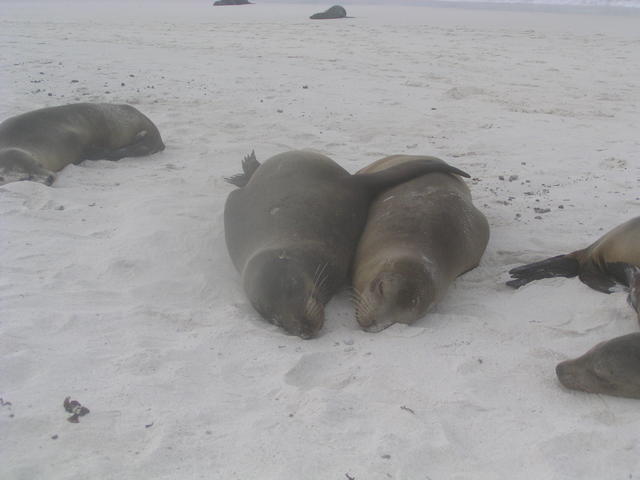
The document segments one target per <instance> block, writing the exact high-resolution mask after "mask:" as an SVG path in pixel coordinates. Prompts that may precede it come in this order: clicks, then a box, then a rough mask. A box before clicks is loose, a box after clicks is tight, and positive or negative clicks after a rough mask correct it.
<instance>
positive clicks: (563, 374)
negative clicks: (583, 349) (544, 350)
mask: <svg viewBox="0 0 640 480" xmlns="http://www.w3.org/2000/svg"><path fill="white" fill-rule="evenodd" d="M556 376H557V377H558V380H559V381H560V383H561V384H562V385H563V386H564V387H566V388H570V389H575V388H577V382H576V378H575V375H574V373H573V371H572V369H571V365H570V364H569V363H568V362H560V363H559V364H558V365H556Z"/></svg>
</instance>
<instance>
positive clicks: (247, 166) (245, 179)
mask: <svg viewBox="0 0 640 480" xmlns="http://www.w3.org/2000/svg"><path fill="white" fill-rule="evenodd" d="M259 166H260V162H258V160H257V159H256V152H255V151H252V152H251V154H250V155H247V156H246V157H244V160H242V171H243V172H244V173H238V174H236V175H232V176H231V177H225V180H226V181H227V183H231V184H232V185H235V186H236V187H240V188H242V187H244V186H245V185H246V184H247V183H249V180H250V179H251V177H252V176H253V174H254V173H255V172H256V170H257V169H258V167H259Z"/></svg>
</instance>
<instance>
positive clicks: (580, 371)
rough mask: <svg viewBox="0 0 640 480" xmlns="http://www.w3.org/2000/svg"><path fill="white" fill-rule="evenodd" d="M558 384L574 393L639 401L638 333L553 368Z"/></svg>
mask: <svg viewBox="0 0 640 480" xmlns="http://www.w3.org/2000/svg"><path fill="white" fill-rule="evenodd" d="M556 374H557V375H558V379H559V380H560V383H562V385H564V386H565V387H567V388H571V389H573V390H583V391H585V392H590V393H604V394H606V395H615V396H617V397H629V398H640V333H631V334H629V335H623V336H622V337H617V338H614V339H612V340H609V341H607V342H602V343H600V344H598V345H596V346H595V347H593V348H592V349H591V350H589V351H588V352H587V353H585V354H584V355H582V356H581V357H578V358H576V359H574V360H567V361H565V362H561V363H559V364H558V366H557V367H556Z"/></svg>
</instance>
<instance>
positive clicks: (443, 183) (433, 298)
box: [353, 155, 489, 331]
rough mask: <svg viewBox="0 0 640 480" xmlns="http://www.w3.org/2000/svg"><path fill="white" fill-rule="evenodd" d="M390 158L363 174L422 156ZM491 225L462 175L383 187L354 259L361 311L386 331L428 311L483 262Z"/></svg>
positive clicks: (366, 321)
mask: <svg viewBox="0 0 640 480" xmlns="http://www.w3.org/2000/svg"><path fill="white" fill-rule="evenodd" d="M425 158H433V157H420V156H411V155H394V156H391V157H386V158H383V159H381V160H378V161H377V162H375V163H373V164H372V165H370V166H369V167H367V168H365V169H363V170H361V171H360V172H358V173H359V174H360V173H371V172H379V171H384V170H385V169H386V168H389V167H393V166H394V165H399V164H402V163H405V162H409V161H415V160H417V159H425ZM488 241H489V224H488V222H487V219H486V218H485V216H484V215H483V214H482V212H480V211H479V210H478V209H477V208H476V207H475V206H474V205H473V203H472V201H471V193H470V191H469V188H468V187H467V185H466V184H465V183H464V181H463V180H462V179H460V178H459V177H458V176H455V175H450V174H448V173H430V174H428V175H423V176H420V177H418V178H414V179H412V180H410V181H408V182H406V183H403V184H401V185H397V186H395V187H393V188H390V189H388V190H386V191H384V192H383V193H381V194H380V195H379V196H378V197H377V198H376V199H375V200H374V201H373V203H372V205H371V208H370V211H369V216H368V220H367V224H366V227H365V230H364V233H363V234H362V237H361V239H360V242H359V244H358V249H357V252H356V256H355V261H354V265H353V287H354V297H355V301H356V317H357V320H358V323H359V324H360V326H361V327H363V328H364V329H366V330H368V331H380V330H382V329H384V328H386V327H388V326H389V325H391V324H393V323H406V324H410V323H412V322H414V321H415V320H417V319H419V318H421V317H423V316H424V315H425V313H426V312H427V310H428V309H429V307H430V306H431V305H433V304H434V303H436V302H438V301H439V300H440V299H441V298H442V297H443V296H444V294H445V292H446V291H447V289H448V287H449V285H451V283H452V282H453V281H454V280H455V278H456V277H457V276H459V275H461V274H462V273H464V272H466V271H468V270H471V269H472V268H474V267H476V266H477V265H478V263H479V262H480V258H481V257H482V254H483V253H484V250H485V248H486V246H487V242H488Z"/></svg>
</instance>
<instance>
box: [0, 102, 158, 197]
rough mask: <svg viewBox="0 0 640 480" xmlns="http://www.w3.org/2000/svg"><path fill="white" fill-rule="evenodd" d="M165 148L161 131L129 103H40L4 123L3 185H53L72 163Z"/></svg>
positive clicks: (0, 133)
mask: <svg viewBox="0 0 640 480" xmlns="http://www.w3.org/2000/svg"><path fill="white" fill-rule="evenodd" d="M161 150H164V143H163V142H162V138H161V137H160V132H158V129H157V128H156V126H155V125H154V124H153V122H152V121H151V120H149V118H147V117H146V116H145V115H144V114H142V113H141V112H140V111H139V110H137V109H135V108H134V107H132V106H130V105H115V104H110V103H73V104H69V105H62V106H58V107H49V108H42V109H39V110H33V111H31V112H27V113H23V114H22V115H17V116H15V117H11V118H9V119H7V120H5V121H4V122H2V123H0V185H2V184H5V183H8V182H15V181H18V180H33V181H36V182H41V183H45V184H47V185H51V184H52V183H53V181H54V180H55V178H56V176H55V173H54V172H57V171H59V170H62V169H63V168H64V167H66V166H67V165H69V164H70V163H75V164H77V163H80V162H81V161H82V160H101V159H105V160H119V159H121V158H123V157H138V156H143V155H151V154H152V153H155V152H158V151H161Z"/></svg>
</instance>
